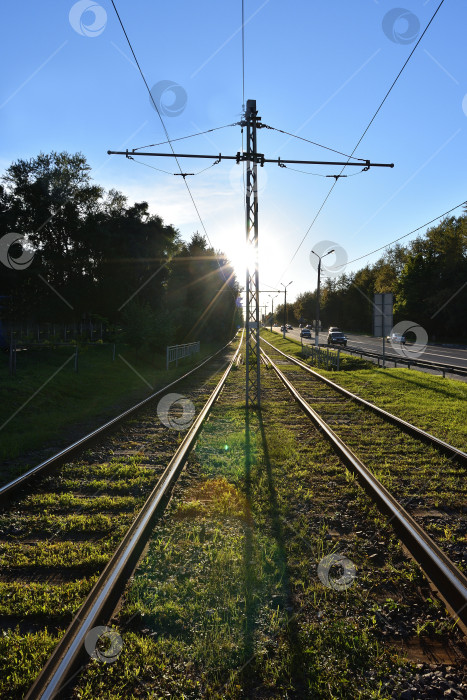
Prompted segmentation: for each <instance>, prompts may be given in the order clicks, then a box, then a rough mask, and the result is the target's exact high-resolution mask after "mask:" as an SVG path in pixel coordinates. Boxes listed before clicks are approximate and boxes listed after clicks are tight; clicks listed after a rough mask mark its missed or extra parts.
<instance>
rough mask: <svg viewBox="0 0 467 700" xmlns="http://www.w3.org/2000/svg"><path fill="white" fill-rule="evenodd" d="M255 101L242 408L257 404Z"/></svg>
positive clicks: (250, 108) (249, 121) (252, 105)
mask: <svg viewBox="0 0 467 700" xmlns="http://www.w3.org/2000/svg"><path fill="white" fill-rule="evenodd" d="M258 120H259V117H257V112H256V100H247V103H246V113H245V121H246V139H247V150H246V159H245V160H246V163H247V171H246V246H247V261H248V262H247V271H246V407H247V408H248V407H249V406H250V405H256V406H259V405H260V400H261V380H260V350H259V275H258V179H257V159H258V154H257V150H256V123H257V121H258Z"/></svg>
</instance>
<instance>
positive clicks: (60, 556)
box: [0, 539, 116, 569]
mask: <svg viewBox="0 0 467 700" xmlns="http://www.w3.org/2000/svg"><path fill="white" fill-rule="evenodd" d="M115 545H116V543H115V541H114V540H109V539H106V540H105V541H100V542H70V541H68V542H52V543H50V542H40V543H33V544H22V543H21V544H17V543H16V542H3V543H2V544H0V566H3V567H13V568H16V567H30V566H34V567H36V566H43V567H47V568H56V569H57V568H58V569H67V568H70V567H73V568H74V567H76V566H80V567H83V568H86V569H100V568H102V566H103V565H104V564H106V563H107V561H108V559H109V556H110V554H112V552H113V550H114V549H115Z"/></svg>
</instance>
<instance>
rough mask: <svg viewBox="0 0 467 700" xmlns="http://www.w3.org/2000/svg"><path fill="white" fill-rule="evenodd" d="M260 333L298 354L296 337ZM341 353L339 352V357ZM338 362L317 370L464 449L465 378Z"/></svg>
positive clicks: (466, 430) (466, 425)
mask: <svg viewBox="0 0 467 700" xmlns="http://www.w3.org/2000/svg"><path fill="white" fill-rule="evenodd" d="M262 334H263V335H264V337H265V339H266V340H268V341H269V342H270V343H272V344H273V345H275V346H276V347H277V348H279V349H280V350H282V351H283V352H286V353H288V354H291V355H295V356H299V350H297V343H296V342H295V341H292V340H289V339H286V340H285V341H284V340H283V339H282V338H279V339H278V337H277V333H271V332H270V331H264V330H263V331H262ZM343 357H344V356H343V355H341V359H343ZM350 359H355V358H350ZM359 362H361V361H359ZM341 366H342V369H343V370H344V371H341V372H326V371H325V370H319V372H320V373H321V374H323V375H324V376H326V377H329V378H330V379H332V381H333V382H336V384H339V385H340V386H343V387H344V388H345V389H348V390H349V391H352V392H353V393H355V394H357V395H358V396H361V398H363V399H366V400H367V401H372V402H374V403H376V404H377V405H378V406H380V407H381V408H384V409H385V410H387V411H389V412H390V413H394V414H395V415H397V416H399V417H400V418H403V419H404V420H407V421H409V422H410V423H413V424H414V425H416V426H418V427H420V428H422V429H423V430H427V431H428V432H430V433H432V434H433V435H435V436H436V437H439V438H441V439H442V440H445V441H446V442H449V443H450V444H452V445H455V446H456V447H458V448H460V449H461V450H465V449H466V444H467V423H466V421H465V405H466V403H467V384H466V383H465V382H459V381H456V380H455V379H443V378H442V377H440V376H437V375H432V374H425V373H422V372H417V371H415V370H409V369H397V368H396V369H382V368H379V367H376V366H375V365H373V364H372V363H366V362H364V361H363V365H362V367H361V368H360V369H355V370H354V371H353V370H352V369H348V368H347V365H346V364H345V363H342V365H341ZM313 369H315V368H313Z"/></svg>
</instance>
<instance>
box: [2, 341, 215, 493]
mask: <svg viewBox="0 0 467 700" xmlns="http://www.w3.org/2000/svg"><path fill="white" fill-rule="evenodd" d="M216 349H218V347H217V348H214V347H213V346H212V345H210V346H208V345H205V344H203V343H201V352H200V353H199V354H198V355H193V357H192V358H191V359H190V360H189V359H187V360H182V361H180V363H179V367H178V368H176V367H175V366H174V365H172V366H171V368H170V369H169V371H166V369H165V358H164V357H163V356H162V355H159V356H156V355H148V354H143V353H137V352H135V351H133V350H130V349H129V348H126V347H123V346H119V347H117V354H116V359H115V361H112V346H110V345H97V346H91V347H89V346H84V347H82V348H81V349H80V354H79V365H78V372H77V373H76V372H75V371H74V360H73V359H70V361H69V362H68V363H67V364H64V363H66V361H67V359H69V358H71V357H72V355H73V348H70V347H67V348H60V347H57V348H55V349H50V348H45V349H41V350H31V351H29V350H28V351H25V352H19V353H18V356H17V372H16V375H15V376H13V377H12V376H10V375H9V371H8V357H7V356H5V355H2V356H1V357H0V360H1V365H0V438H1V440H0V460H10V459H13V458H14V457H17V456H18V455H21V454H23V453H26V452H28V451H29V450H33V449H38V448H41V447H43V446H44V445H48V444H50V443H51V442H53V441H59V442H60V444H68V443H69V442H71V441H72V440H73V439H76V438H77V437H78V436H79V437H80V436H81V435H84V434H86V432H89V431H90V430H91V429H92V426H95V425H100V424H102V423H103V422H105V420H106V419H109V418H111V417H114V416H115V415H116V414H117V413H119V412H121V411H123V410H125V409H126V408H129V407H130V406H132V405H134V404H135V403H137V401H140V400H142V399H143V398H145V397H146V396H148V395H149V394H151V393H153V391H154V390H155V389H153V390H152V389H150V388H149V386H148V384H149V385H150V386H151V387H156V388H159V387H161V386H164V385H166V384H168V383H170V382H171V381H173V380H174V379H175V378H176V377H178V376H181V375H182V374H184V373H185V372H186V371H188V370H189V369H190V368H192V367H193V366H195V364H198V363H199V362H200V361H201V360H202V358H203V357H206V356H208V355H210V354H211V353H212V352H214V351H215V350H216ZM119 354H121V355H122V356H123V357H124V359H125V360H126V362H124V361H123V360H122V359H120V357H119V356H118V355H119ZM127 363H129V365H131V367H133V369H131V367H129V366H128V364H127ZM63 365H64V366H63ZM60 368H61V369H60ZM138 375H140V376H138ZM142 378H143V379H142ZM144 380H145V381H144ZM146 382H147V383H148V384H147V383H146ZM15 413H16V415H15ZM79 425H81V428H80V429H79V432H78V434H77V432H76V427H77V426H79ZM67 431H68V432H67ZM30 466H32V465H30ZM24 470H25V467H23V468H22V471H24ZM15 475H16V473H15V472H14V470H13V469H12V468H11V467H10V466H8V467H7V468H5V469H4V470H3V472H2V471H1V470H0V482H1V481H7V480H8V479H9V478H12V477H13V476H15Z"/></svg>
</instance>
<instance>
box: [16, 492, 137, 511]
mask: <svg viewBox="0 0 467 700" xmlns="http://www.w3.org/2000/svg"><path fill="white" fill-rule="evenodd" d="M140 502H141V503H142V502H143V501H142V499H141V498H139V499H137V498H135V497H134V496H114V497H112V496H92V497H85V496H74V495H73V494H72V493H62V494H60V495H59V496H58V495H57V494H56V493H38V494H35V495H33V496H28V497H27V498H26V499H25V501H24V503H23V504H22V508H23V510H33V511H34V510H37V509H45V508H47V509H48V510H49V512H54V511H60V510H68V509H70V508H72V509H73V510H78V511H82V512H85V513H86V512H88V513H89V512H91V513H100V512H104V513H105V512H106V511H116V512H118V511H130V510H131V511H133V510H135V509H136V507H137V505H138V503H140Z"/></svg>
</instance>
